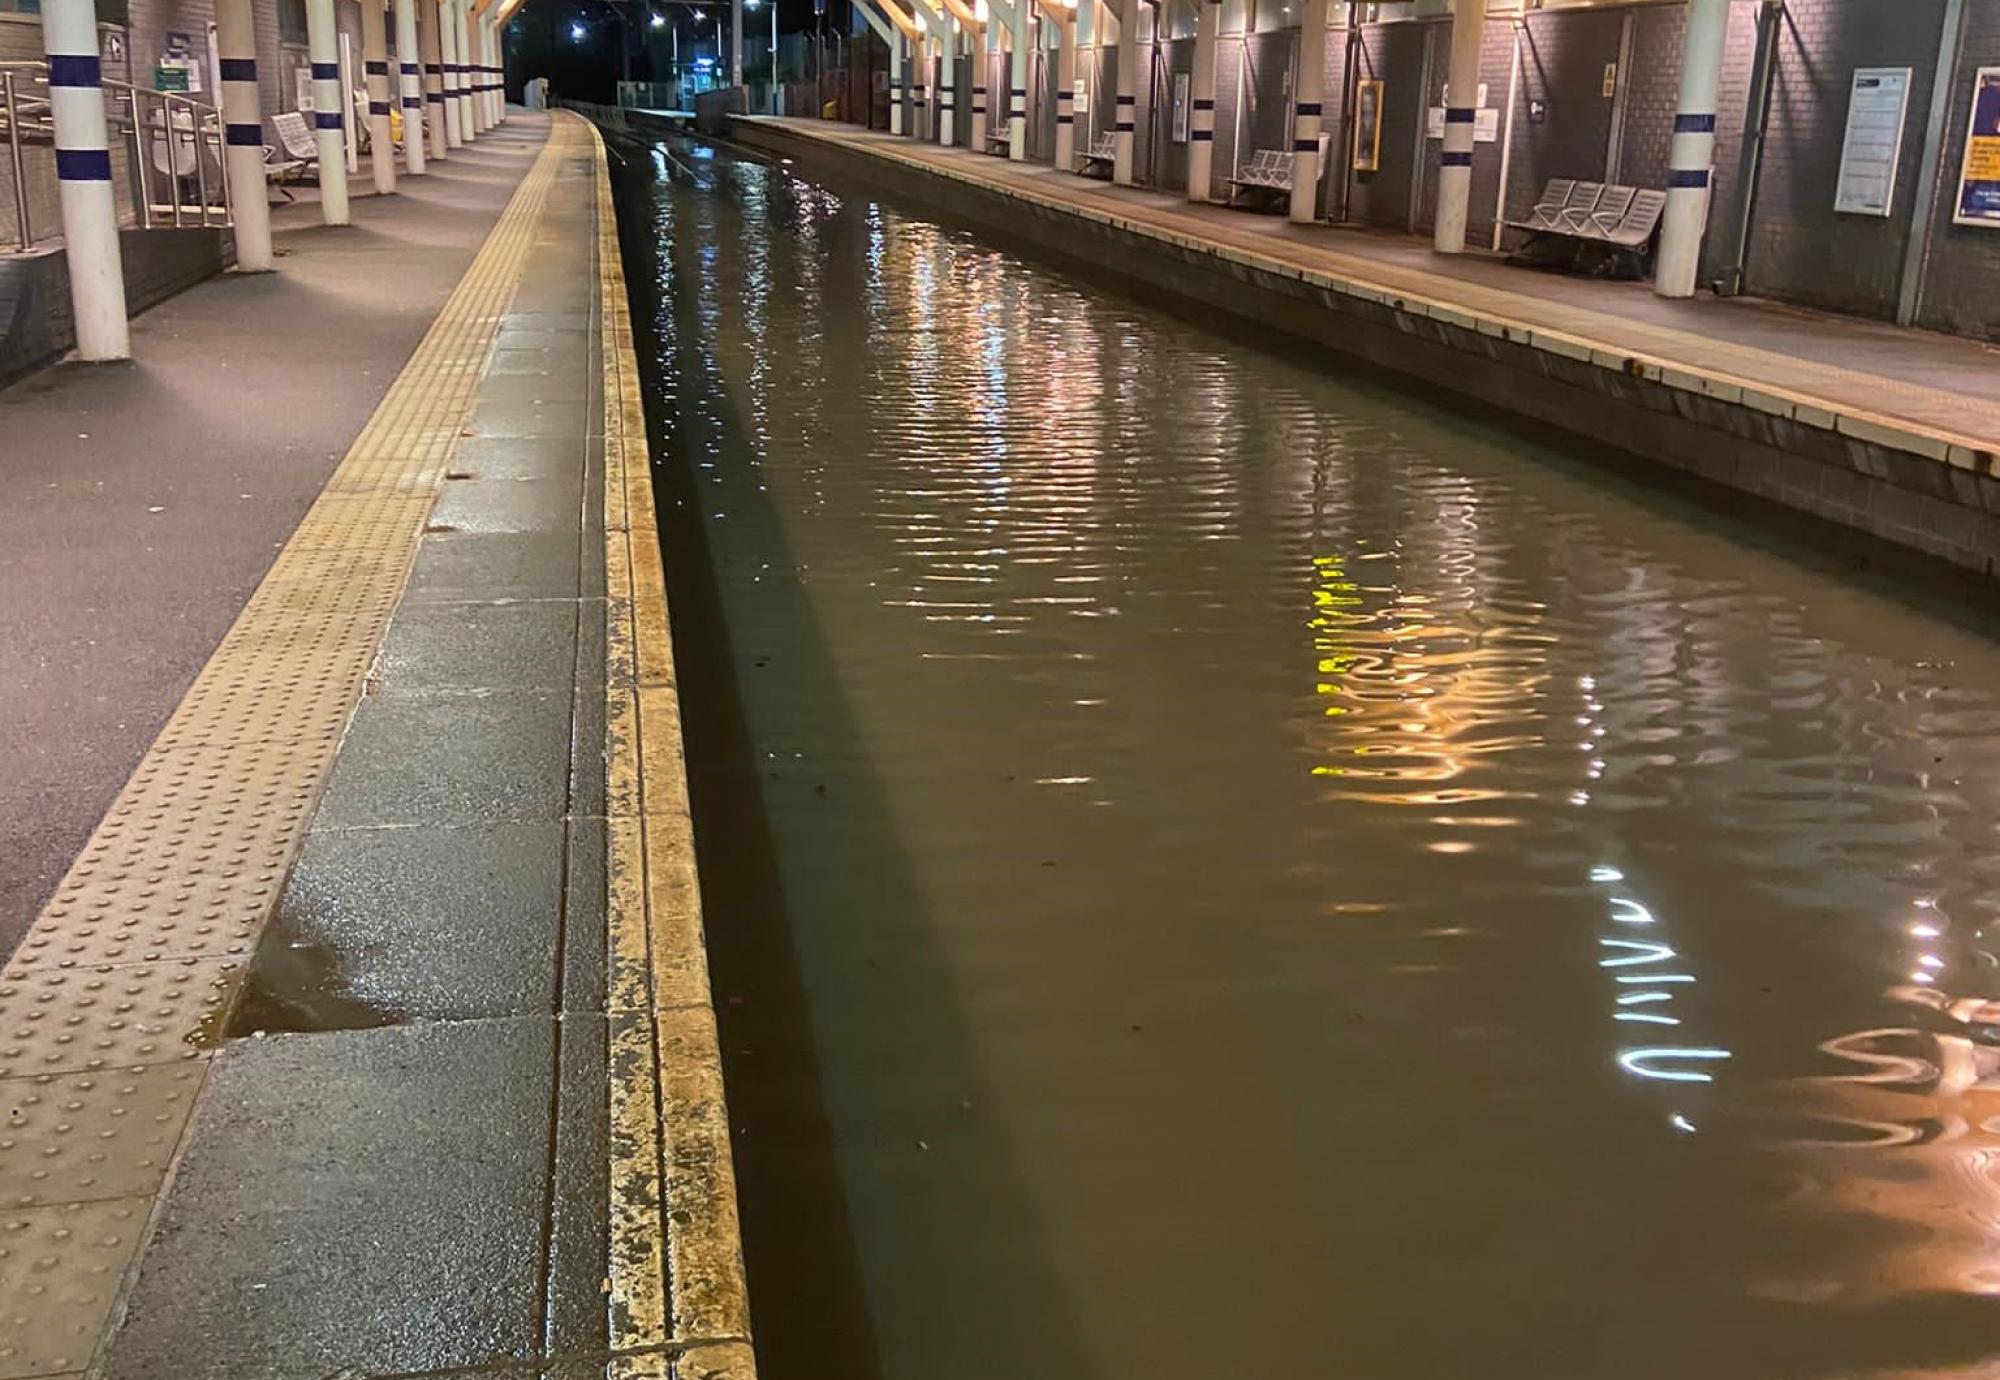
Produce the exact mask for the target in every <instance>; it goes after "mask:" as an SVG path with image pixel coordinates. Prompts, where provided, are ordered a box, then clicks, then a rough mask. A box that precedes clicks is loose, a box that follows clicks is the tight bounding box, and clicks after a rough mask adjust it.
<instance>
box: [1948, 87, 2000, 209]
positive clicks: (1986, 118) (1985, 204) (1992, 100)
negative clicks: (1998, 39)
mask: <svg viewBox="0 0 2000 1380" xmlns="http://www.w3.org/2000/svg"><path fill="white" fill-rule="evenodd" d="M1952 219H1953V220H1954V221H1956V222H1958V223H1959V224H1960V225H1984V226H1987V227H1988V228H1991V229H2000V67H1982V68H1980V69H1979V73H1978V75H1977V76H1975V77H1974V78H1973V86H1972V127H1971V129H1970V130H1968V131H1967V132H1966V137H1965V164H1964V166H1963V167H1961V168H1960V169H1959V174H1958V207H1957V210H1956V212H1955V213H1954V214H1953V216H1952Z"/></svg>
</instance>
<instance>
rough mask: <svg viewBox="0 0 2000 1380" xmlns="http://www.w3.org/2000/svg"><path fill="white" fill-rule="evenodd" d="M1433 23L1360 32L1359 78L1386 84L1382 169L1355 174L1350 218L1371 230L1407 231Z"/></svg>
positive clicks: (1385, 26)
mask: <svg viewBox="0 0 2000 1380" xmlns="http://www.w3.org/2000/svg"><path fill="white" fill-rule="evenodd" d="M1434 27H1436V26H1434V25H1431V24H1371V25H1368V26H1367V27H1365V28H1364V29H1363V30H1362V31H1361V49H1360V53H1359V56H1358V57H1357V60H1356V78H1357V80H1360V81H1379V82H1381V83H1382V166H1381V168H1380V169H1379V170H1377V171H1375V172H1372V173H1356V174H1355V175H1354V191H1353V201H1352V204H1351V206H1350V208H1349V209H1350V214H1351V216H1352V217H1353V219H1355V220H1359V221H1362V222H1364V223H1366V224H1370V225H1389V226H1398V227H1407V226H1408V225H1409V223H1410V187H1411V179H1412V178H1413V176H1414V175H1415V173H1416V168H1417V152H1416V150H1417V136H1418V135H1419V134H1420V133H1421V132H1422V130H1423V118H1424V112H1423V99H1422V95H1421V93H1422V92H1423V91H1424V90H1425V87H1426V83H1425V81H1424V52H1425V47H1426V45H1427V44H1428V42H1429V35H1430V32H1431V30H1432V29H1433V28H1434Z"/></svg>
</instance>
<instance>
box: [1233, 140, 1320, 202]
mask: <svg viewBox="0 0 2000 1380" xmlns="http://www.w3.org/2000/svg"><path fill="white" fill-rule="evenodd" d="M1320 151H1321V153H1322V154H1324V153H1325V151H1326V141H1325V140H1324V139H1322V140H1321V141H1320ZM1291 195H1292V155H1291V154H1290V153H1288V152H1287V151H1285V150H1284V149H1257V150H1256V151H1254V152H1253V153H1252V154H1251V155H1250V161H1249V162H1248V163H1245V164H1244V165H1243V166H1242V167H1240V168H1238V169H1237V170H1236V175H1235V176H1233V177H1231V178H1230V179H1229V203H1228V204H1229V205H1231V206H1245V205H1250V204H1251V203H1253V202H1254V203H1255V205H1256V206H1257V207H1260V208H1269V207H1270V206H1272V205H1273V204H1274V203H1276V202H1278V201H1280V200H1289V199H1290V198H1291ZM1245 197H1248V198H1249V200H1247V201H1246V200H1244V198H1245Z"/></svg>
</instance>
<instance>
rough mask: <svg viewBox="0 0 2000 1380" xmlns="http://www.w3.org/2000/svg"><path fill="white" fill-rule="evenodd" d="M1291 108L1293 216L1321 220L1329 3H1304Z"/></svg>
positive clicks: (1295, 219)
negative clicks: (1321, 144) (1321, 143)
mask: <svg viewBox="0 0 2000 1380" xmlns="http://www.w3.org/2000/svg"><path fill="white" fill-rule="evenodd" d="M1296 86H1297V90H1296V91H1295V92H1294V93H1293V95H1294V98H1295V100H1294V104H1293V107H1292V215H1291V218H1292V220H1293V222H1294V223H1296V224H1299V225H1310V224H1312V223H1313V222H1314V221H1316V220H1318V219H1319V173H1320V168H1319V136H1320V130H1321V121H1320V109H1321V103H1322V102H1323V101H1324V100H1325V99H1326V0H1305V13H1304V14H1303V15H1302V16H1301V18H1300V21H1299V79H1298V81H1297V83H1296Z"/></svg>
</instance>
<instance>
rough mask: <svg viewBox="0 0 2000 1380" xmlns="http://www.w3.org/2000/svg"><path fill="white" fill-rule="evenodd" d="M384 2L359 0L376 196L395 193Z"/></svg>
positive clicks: (394, 155) (369, 153) (362, 71)
mask: <svg viewBox="0 0 2000 1380" xmlns="http://www.w3.org/2000/svg"><path fill="white" fill-rule="evenodd" d="M385 3H386V0H361V74H362V83H361V84H362V85H363V86H365V87H367V88H368V164H369V171H371V172H372V173H374V175H375V192H376V195H378V196H387V195H388V194H389V193H391V192H393V191H395V190H396V141H395V138H394V136H392V135H391V134H390V133H389V109H390V107H389V24H388V14H387V12H386V11H384V9H383V8H382V7H383V5H384V4H385Z"/></svg>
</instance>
